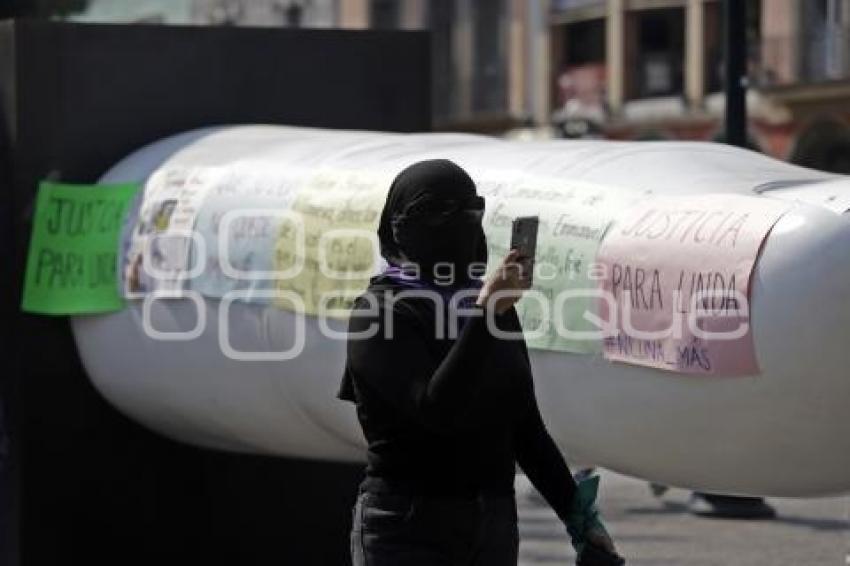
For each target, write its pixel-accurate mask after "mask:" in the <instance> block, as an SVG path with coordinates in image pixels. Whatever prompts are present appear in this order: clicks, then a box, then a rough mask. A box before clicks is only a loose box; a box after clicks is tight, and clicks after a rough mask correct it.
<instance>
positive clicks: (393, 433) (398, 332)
mask: <svg viewBox="0 0 850 566" xmlns="http://www.w3.org/2000/svg"><path fill="white" fill-rule="evenodd" d="M441 190H442V191H446V192H451V193H452V194H455V195H456V194H457V193H461V195H464V194H470V191H471V194H474V191H475V188H474V184H473V183H472V180H471V179H469V177H468V176H467V175H466V173H465V172H463V170H462V169H461V168H460V167H457V166H456V165H454V164H453V163H451V162H450V161H446V160H434V161H426V162H420V163H419V164H415V165H413V166H411V167H410V168H408V169H407V170H405V171H403V172H402V173H401V174H399V176H398V177H397V178H396V180H395V181H394V182H393V185H392V187H391V188H390V192H389V195H388V197H387V204H386V206H385V208H384V213H383V214H382V216H381V224H380V227H379V230H378V234H379V239H380V242H381V251H382V254H383V255H384V257H386V258H387V259H388V260H389V261H394V262H397V261H398V258H399V257H400V256H403V255H404V254H403V253H399V249H398V245H397V242H394V241H393V239H392V231H391V230H390V228H389V223H390V222H391V220H392V218H393V216H394V215H395V214H397V213H398V212H399V211H403V210H404V208H405V206H407V205H408V204H409V203H410V202H411V201H412V200H415V199H416V198H417V196H421V195H422V194H424V193H429V194H430V195H431V196H437V197H439V195H440V191H441ZM426 236H427V235H423V237H426ZM481 238H482V241H483V231H482V234H481ZM480 243H481V242H479V244H480ZM481 248H482V246H480V245H479V246H477V247H476V248H475V249H476V250H477V251H476V254H477V255H476V257H475V258H474V259H475V260H479V261H480V260H481V259H482V257H481V255H482V253H483V254H484V257H483V260H484V261H486V242H484V246H483V250H484V251H483V252H482V251H481ZM401 251H402V252H403V251H404V250H401ZM406 290H407V291H409V289H408V288H406V287H404V286H402V285H400V284H399V283H398V282H397V281H396V280H394V279H393V278H391V277H388V276H386V275H377V276H375V277H373V278H372V279H371V281H370V284H369V287H368V288H367V290H366V291H365V292H364V293H363V294H362V295H361V296H360V297H358V298H357V299H356V300H355V302H354V305H353V308H352V311H351V318H350V319H349V326H348V330H349V338H348V342H347V361H346V366H345V371H344V375H343V380H342V385H341V387H340V391H339V395H338V396H339V397H340V398H341V399H345V400H349V401H352V402H354V403H355V404H356V406H357V416H358V419H359V421H360V424H361V426H362V428H363V432H364V434H365V436H366V440H367V442H368V453H367V459H368V465H367V468H366V479H365V480H364V484H365V486H366V487H367V489H373V490H391V491H392V490H395V491H402V492H408V493H414V494H423V495H425V494H429V495H438V496H448V495H474V494H476V493H481V492H484V493H490V494H511V493H513V481H514V473H515V464H516V463H518V464H519V465H520V467H521V468H522V469H523V471H525V473H526V475H527V476H528V477H529V479H530V480H531V482H532V483H533V484H534V486H535V487H536V488H537V489H538V490H539V491H540V492H541V494H542V495H543V496H544V498H545V499H546V500H547V501H548V502H549V504H550V505H551V506H552V508H553V509H554V510H555V512H556V513H557V514H558V516H559V517H560V518H561V519H562V520H564V521H565V522H566V516H567V514H568V512H569V508H570V505H571V502H572V497H573V494H574V493H575V482H574V481H573V478H572V475H571V473H570V470H569V468H568V467H567V464H566V463H565V461H564V459H563V457H562V455H561V453H560V451H559V450H558V448H557V447H556V445H555V443H554V442H553V440H552V438H551V436H550V435H549V433H548V432H547V430H546V427H545V425H544V423H543V421H542V418H541V415H540V411H539V409H538V406H537V401H536V399H535V395H534V384H533V380H532V373H531V365H530V360H529V356H528V350H527V348H526V344H525V340H524V339H522V337H521V332H522V327H521V325H520V322H519V318H518V316H517V313H516V310H515V309H514V308H513V307H511V308H510V309H508V310H507V311H505V312H504V313H502V314H496V313H494V312H491V313H489V316H491V317H492V319H493V321H494V322H495V324H496V326H497V328H499V329H500V330H503V331H506V332H511V333H513V335H514V339H508V338H506V337H500V336H495V335H494V334H493V333H491V332H490V331H489V330H488V327H487V321H486V315H485V312H484V310H482V309H474V311H472V312H473V314H469V315H468V316H466V317H465V321H464V324H463V325H462V328H461V330H460V331H459V333H458V334H457V337H456V338H451V337H450V335H449V326H450V325H451V321H452V316H451V314H450V312H449V310H450V309H451V308H453V307H449V306H448V305H447V304H445V302H443V301H436V300H433V298H432V297H423V296H413V295H411V294H410V293H409V292H408V293H407V295H405V291H406ZM440 315H442V316H440ZM440 328H442V329H443V332H442V334H440V333H439V332H438V330H439V329H440ZM390 329H391V334H390Z"/></svg>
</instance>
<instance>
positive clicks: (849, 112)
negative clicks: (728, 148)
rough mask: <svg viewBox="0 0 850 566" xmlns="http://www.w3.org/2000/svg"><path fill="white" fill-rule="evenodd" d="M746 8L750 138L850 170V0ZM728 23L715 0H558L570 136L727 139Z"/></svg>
mask: <svg viewBox="0 0 850 566" xmlns="http://www.w3.org/2000/svg"><path fill="white" fill-rule="evenodd" d="M747 7H748V13H747V26H746V28H747V37H746V38H745V39H746V41H747V45H748V61H747V64H748V76H749V79H748V87H749V88H748V93H747V109H748V116H749V124H748V127H749V138H750V145H751V146H753V147H754V148H757V149H759V150H761V151H764V152H765V153H768V154H770V155H772V156H774V157H777V158H780V159H787V160H790V161H793V162H796V163H799V164H803V165H807V166H811V167H817V168H820V169H825V170H830V171H836V172H845V173H850V104H848V103H850V32H848V30H850V1H848V0H761V1H753V0H751V1H749V2H748V4H747ZM723 28H724V25H723V17H722V3H721V2H720V1H717V0H554V1H553V4H552V9H551V12H550V34H551V52H552V55H551V57H552V78H551V80H550V83H551V85H552V99H553V100H554V104H553V111H554V116H555V119H556V121H557V122H558V123H559V124H560V128H561V131H562V132H563V135H566V136H574V137H577V136H583V135H596V136H598V137H605V138H613V139H684V140H719V139H722V138H723V111H724V96H723V93H722V88H723V37H724V29H723Z"/></svg>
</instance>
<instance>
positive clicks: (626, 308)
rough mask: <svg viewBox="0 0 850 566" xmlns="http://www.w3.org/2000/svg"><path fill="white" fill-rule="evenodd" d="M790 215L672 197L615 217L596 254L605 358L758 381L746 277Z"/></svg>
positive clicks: (722, 198) (775, 206)
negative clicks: (770, 234) (782, 220)
mask: <svg viewBox="0 0 850 566" xmlns="http://www.w3.org/2000/svg"><path fill="white" fill-rule="evenodd" d="M788 208H789V205H788V204H786V203H781V202H779V201H776V200H773V199H767V198H763V197H761V198H760V197H750V196H742V195H735V194H710V195H695V196H681V197H679V196H668V197H657V198H653V199H651V200H648V201H646V203H645V204H642V205H640V206H638V207H636V208H634V209H632V210H630V211H629V212H628V213H626V214H625V215H624V216H622V217H621V218H619V219H618V220H617V222H616V224H614V226H613V227H612V228H611V231H610V232H609V233H608V234H607V235H606V236H605V239H604V240H603V241H602V244H601V246H600V248H599V253H598V256H597V262H598V263H597V267H598V270H599V271H598V276H599V279H600V282H601V289H602V293H601V297H600V302H599V306H600V316H601V318H602V320H603V321H604V323H605V326H604V328H605V329H606V337H605V339H604V351H605V357H607V358H608V359H611V360H616V361H621V362H628V363H633V364H638V365H645V366H650V367H655V368H660V369H665V370H670V371H679V372H685V373H698V374H727V375H729V374H731V375H751V374H756V373H758V372H759V367H758V362H757V361H756V355H755V347H754V344H753V337H752V332H751V329H750V324H749V318H750V306H749V302H750V301H749V298H750V294H749V288H750V275H751V274H752V271H753V267H754V266H755V262H756V258H757V257H758V254H759V250H760V249H761V245H762V242H763V241H764V239H765V237H766V236H767V234H768V232H770V229H771V228H772V227H773V225H774V224H775V223H776V221H777V220H779V218H780V217H781V216H782V215H783V214H784V213H785V211H786V210H787V209H788Z"/></svg>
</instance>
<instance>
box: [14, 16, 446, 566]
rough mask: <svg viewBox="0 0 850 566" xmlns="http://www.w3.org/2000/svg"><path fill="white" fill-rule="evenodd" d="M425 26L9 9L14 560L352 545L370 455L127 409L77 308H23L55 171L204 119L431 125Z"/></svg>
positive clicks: (314, 556) (304, 550)
mask: <svg viewBox="0 0 850 566" xmlns="http://www.w3.org/2000/svg"><path fill="white" fill-rule="evenodd" d="M429 68H430V63H429V40H428V36H427V34H425V33H422V32H388V31H383V32H375V31H357V32H352V31H340V30H322V31H320V30H286V29H266V28H264V29H259V28H254V29H251V28H202V27H182V26H180V27H176V26H175V27H160V26H144V25H143V26H113V25H82V24H63V23H49V22H38V21H26V20H23V21H22V20H18V21H5V22H0V97H2V98H0V109H2V112H0V189H2V206H0V229H2V231H1V232H0V246H1V247H2V248H1V249H2V253H3V261H2V265H3V268H2V269H3V273H2V277H0V292H2V295H0V296H1V297H2V299H3V300H2V305H0V308H2V335H0V338H2V347H3V351H2V354H3V357H2V377H1V378H0V379H2V381H0V395H2V397H0V402H2V403H3V407H4V409H5V416H6V418H5V421H6V422H5V424H6V427H7V428H8V430H9V431H10V432H11V443H10V447H11V458H10V459H7V461H6V465H5V466H4V467H3V468H2V469H0V479H5V480H9V481H8V482H7V486H9V489H5V490H4V489H3V488H0V508H2V509H0V510H2V513H0V531H5V532H4V533H0V534H2V535H3V537H4V538H2V539H0V563H2V564H10V565H15V566H17V565H25V566H35V565H39V566H40V565H51V566H52V565H59V564H62V565H76V564H91V563H93V562H96V561H100V560H104V561H107V560H108V561H109V562H110V563H115V564H122V565H128V564H145V565H150V564H172V563H179V562H178V561H182V563H184V564H228V565H240V566H242V565H251V564H276V565H290V564H292V565H298V566H308V565H313V564H317V565H324V564H328V565H331V564H334V565H336V564H346V563H347V562H348V556H347V555H348V540H347V532H348V528H349V522H350V506H351V505H352V503H353V500H354V496H355V488H356V484H357V482H358V481H359V479H360V475H361V468H360V466H346V465H333V464H323V463H315V462H307V461H292V460H282V459H275V458H266V457H253V456H237V455H232V454H224V453H217V452H212V451H206V450H201V449H196V448H192V447H188V446H184V445H180V444H177V443H174V442H171V441H168V440H165V439H163V438H162V437H159V436H157V435H155V434H153V433H151V432H149V431H147V430H146V429H143V428H142V427H140V426H138V425H136V424H135V423H133V422H131V421H129V420H128V419H126V418H124V417H123V416H122V415H120V414H119V413H118V412H116V411H115V410H113V409H112V408H111V407H110V406H109V405H107V404H106V402H105V401H104V400H103V399H102V398H101V397H100V396H99V395H98V394H97V393H96V391H95V390H94V389H93V388H92V387H91V385H90V384H89V382H88V381H87V378H86V376H85V375H84V373H83V369H82V367H81V365H80V360H79V358H78V356H77V353H76V350H75V347H74V343H73V339H72V337H71V334H70V331H69V323H68V320H67V319H66V318H61V317H60V318H47V317H36V316H30V315H26V314H23V313H20V312H19V308H18V305H19V303H20V293H21V281H22V278H23V270H24V262H25V252H26V249H27V245H28V239H29V231H30V220H31V214H32V205H33V201H34V195H35V189H36V185H37V182H38V181H39V180H40V179H43V178H45V177H47V176H49V175H52V176H53V177H54V178H57V179H60V180H63V181H69V182H92V181H95V180H96V179H97V178H98V177H99V176H100V175H101V174H102V173H103V172H104V171H105V170H106V169H107V168H109V167H110V166H111V165H113V164H114V163H115V162H116V161H117V160H119V159H120V158H121V157H123V156H125V155H127V154H128V153H130V152H131V151H133V150H134V149H136V148H138V147H140V146H142V145H144V144H147V143H150V142H152V141H155V140H157V139H160V138H162V137H165V136H168V135H170V134H174V133H177V132H181V131H185V130H188V129H191V128H196V127H201V126H210V125H215V124H242V123H280V124H294V125H309V126H320V127H333V128H362V129H373V130H387V131H425V130H428V129H430V116H431V109H430V92H431V89H430V76H429Z"/></svg>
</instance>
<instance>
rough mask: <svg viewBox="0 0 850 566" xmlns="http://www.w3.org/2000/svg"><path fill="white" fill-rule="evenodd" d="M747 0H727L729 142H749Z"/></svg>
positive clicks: (725, 3)
mask: <svg viewBox="0 0 850 566" xmlns="http://www.w3.org/2000/svg"><path fill="white" fill-rule="evenodd" d="M746 2H747V0H724V2H723V15H724V19H725V23H726V36H725V38H724V40H725V44H726V45H725V47H726V65H725V66H726V143H728V144H731V145H736V146H738V147H746V145H747V106H746V80H747V32H746V12H747V3H746Z"/></svg>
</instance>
